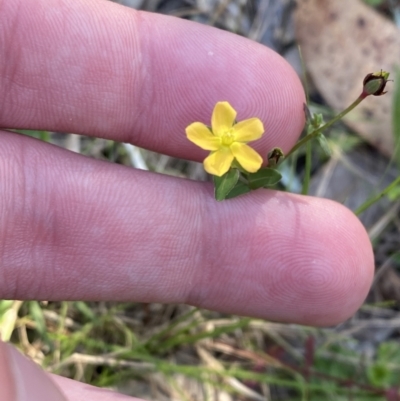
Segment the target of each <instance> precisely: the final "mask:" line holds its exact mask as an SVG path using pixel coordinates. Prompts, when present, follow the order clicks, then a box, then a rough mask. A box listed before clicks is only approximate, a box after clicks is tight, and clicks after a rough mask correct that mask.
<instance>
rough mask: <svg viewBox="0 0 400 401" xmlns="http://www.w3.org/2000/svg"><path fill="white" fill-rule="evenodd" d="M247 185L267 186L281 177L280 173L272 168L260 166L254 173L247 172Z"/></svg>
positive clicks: (253, 187)
mask: <svg viewBox="0 0 400 401" xmlns="http://www.w3.org/2000/svg"><path fill="white" fill-rule="evenodd" d="M248 179H249V187H250V188H251V189H258V188H268V187H272V186H273V185H275V184H277V183H278V182H279V181H280V180H281V179H282V174H281V173H280V172H279V171H278V170H275V169H273V168H268V167H267V168H262V169H261V170H258V171H257V172H256V173H253V174H249V175H248Z"/></svg>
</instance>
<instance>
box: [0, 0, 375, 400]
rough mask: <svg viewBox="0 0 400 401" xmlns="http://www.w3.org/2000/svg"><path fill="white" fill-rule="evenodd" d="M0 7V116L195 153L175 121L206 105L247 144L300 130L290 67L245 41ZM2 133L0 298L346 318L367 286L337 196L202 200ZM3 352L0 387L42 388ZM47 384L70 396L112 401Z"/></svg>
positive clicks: (23, 6) (368, 271)
mask: <svg viewBox="0 0 400 401" xmlns="http://www.w3.org/2000/svg"><path fill="white" fill-rule="evenodd" d="M0 10H1V12H0V60H1V62H0V100H1V103H0V104H1V107H0V126H1V127H3V128H25V129H44V130H50V131H61V132H74V133H81V134H87V135H92V136H98V137H102V138H109V139H112V140H116V141H123V142H131V143H134V144H135V145H138V146H141V147H144V148H147V149H151V150H154V151H157V152H161V153H165V154H169V155H171V156H175V157H181V158H186V159H191V160H196V161H202V160H203V159H204V157H205V156H206V154H207V152H205V151H202V150H200V149H199V148H197V147H196V146H195V145H193V144H192V143H190V142H189V141H188V140H187V139H186V136H185V127H186V126H187V125H188V124H190V123H191V122H193V121H204V122H205V123H208V122H209V119H210V115H211V111H212V109H213V107H214V105H215V103H216V102H217V101H223V100H227V101H229V102H230V103H231V104H232V105H233V106H234V108H235V109H236V110H237V111H238V113H239V117H240V119H244V118H249V117H259V118H260V119H261V120H262V121H263V122H264V126H265V132H266V133H265V134H264V136H263V138H262V139H261V140H259V141H258V143H257V144H256V146H255V148H256V149H257V151H258V152H259V153H260V154H262V155H265V154H266V153H267V152H268V150H270V149H271V148H272V147H275V146H279V147H281V148H282V149H283V150H284V151H285V152H287V151H288V150H289V149H290V148H291V147H292V146H293V144H294V143H295V142H296V140H297V138H298V136H299V134H300V132H301V129H302V127H303V124H304V120H303V119H304V114H303V102H304V95H303V90H302V87H301V84H300V82H299V80H298V78H297V76H296V75H295V73H294V72H293V71H292V70H291V68H290V67H289V66H288V65H287V64H286V63H285V62H284V61H283V60H282V59H281V58H280V57H279V56H278V55H276V54H275V53H273V52H272V51H270V50H268V49H267V48H265V47H263V46H261V45H259V44H257V43H253V42H251V41H248V40H246V39H244V38H241V37H238V36H235V35H232V34H230V33H227V32H223V31H219V30H216V29H213V28H210V27H206V26H201V25H198V24H194V23H190V22H188V21H184V20H178V19H174V18H168V17H165V16H160V15H154V14H146V13H138V12H136V11H133V10H130V9H127V8H124V7H121V6H118V5H116V4H113V3H108V2H103V1H100V0H99V1H94V0H74V1H61V2H60V1H55V0H24V1H21V0H20V1H16V0H0ZM1 139H2V142H1V143H2V146H1V147H0V171H1V177H2V179H1V180H0V194H1V204H0V205H1V211H2V214H1V216H2V218H1V223H0V241H1V248H0V249H1V251H0V258H1V265H0V298H11V299H46V300H73V299H80V300H115V301H136V302H165V303H167V302H173V303H180V302H185V303H189V304H192V305H197V306H199V307H203V308H209V309H214V310H218V311H222V312H229V313H236V314H241V315H249V316H256V317H261V318H264V319H271V320H278V321H283V322H295V323H302V324H308V325H317V326H318V325H329V324H335V323H338V322H340V321H342V320H344V319H346V318H348V317H349V316H351V315H352V314H353V313H354V312H355V310H356V309H357V308H358V307H359V306H360V304H361V303H362V301H363V300H364V298H365V296H366V295H367V292H368V289H369V286H370V284H371V281H372V276H373V268H374V263H373V254H372V250H371V245H370V242H369V239H368V236H367V234H366V232H365V230H364V228H363V227H362V225H361V224H360V222H359V221H358V219H357V218H356V217H355V216H354V215H353V214H352V213H351V212H350V211H349V210H347V209H346V208H344V207H343V206H341V205H339V204H337V203H334V202H331V201H328V200H325V199H318V198H312V197H304V196H298V195H293V194H288V193H281V192H276V191H267V190H265V191H257V192H255V193H252V194H250V195H247V196H243V197H240V198H237V199H234V200H231V201H225V202H222V203H218V202H215V200H214V198H213V194H212V186H211V185H210V184H207V183H198V182H193V181H189V180H183V179H179V178H172V177H166V176H162V175H158V174H153V173H149V172H143V171H135V170H134V169H131V168H127V167H124V166H119V165H113V164H110V163H106V162H103V161H98V160H92V159H89V158H86V157H83V156H81V155H77V154H74V153H71V152H68V151H66V150H64V149H60V148H57V147H55V146H52V145H49V144H47V143H43V142H40V141H37V140H34V139H32V138H29V137H25V136H22V135H18V134H15V133H10V132H6V131H1ZM7 347H8V346H7ZM13 352H15V351H10V350H9V349H8V348H6V346H4V345H3V346H2V347H1V352H0V366H1V369H0V372H1V373H0V387H2V388H9V390H10V391H12V389H13V388H14V387H13V386H14V384H16V383H17V385H18V387H20V386H23V384H22V382H25V384H26V386H28V387H27V388H29V389H30V390H29V391H30V392H29V397H30V398H29V400H35V399H40V400H41V401H45V398H40V397H42V396H43V394H42V395H41V396H40V397H39V396H36V398H34V397H35V395H34V391H35V388H36V387H37V389H38V391H41V390H40V389H43V388H46V386H47V385H48V384H46V383H48V379H47V376H45V375H44V374H41V377H42V380H44V381H43V384H41V385H38V383H40V380H39V379H38V380H37V381H35V382H34V383H32V382H29V383H28V382H26V375H24V374H23V372H24V371H23V369H22V368H21V369H22V370H20V373H15V372H16V371H14V370H9V366H10V361H11V359H12V358H14V357H13V356H12V355H14V354H12V353H13ZM1 355H2V356H3V357H1ZM10 355H11V356H10ZM10 358H11V359H10ZM15 358H16V359H15V360H16V361H17V362H13V363H14V364H15V365H13V366H22V365H21V362H18V361H19V359H18V358H19V356H17V357H15ZM12 360H14V359H12ZM21 372H22V373H21ZM13 378H14V379H13ZM52 380H56V381H57V382H58V384H59V385H60V387H61V388H62V389H63V391H64V393H65V394H66V396H67V398H68V399H69V400H80V399H82V400H83V399H85V400H91V399H93V400H94V399H96V400H104V401H108V400H114V399H123V397H122V396H119V397H120V398H115V395H113V394H112V393H110V392H105V391H103V390H100V389H98V390H97V389H96V390H94V389H93V388H92V387H90V386H87V385H83V384H79V383H74V382H72V381H70V380H68V379H62V378H55V377H53V378H52ZM35 383H36V384H37V385H35ZM3 386H6V387H3ZM7 386H8V387H7ZM10 394H12V393H11V392H10ZM43 397H45V396H43ZM56 397H57V396H53V398H51V399H52V401H55V400H57V398H56ZM9 399H11V400H18V401H21V400H24V399H25V398H21V397H20V398H18V397H17V396H16V395H15V397H14V398H11V396H10V398H9ZM49 399H50V398H49ZM60 399H62V398H60Z"/></svg>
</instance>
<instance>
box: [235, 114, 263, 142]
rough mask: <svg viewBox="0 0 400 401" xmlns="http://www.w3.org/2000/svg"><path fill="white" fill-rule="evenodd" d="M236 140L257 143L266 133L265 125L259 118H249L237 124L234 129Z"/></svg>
mask: <svg viewBox="0 0 400 401" xmlns="http://www.w3.org/2000/svg"><path fill="white" fill-rule="evenodd" d="M233 129H234V135H235V140H236V141H239V142H249V141H255V140H256V139H259V138H261V136H262V134H263V133H264V125H263V123H262V121H261V120H260V119H258V118H249V119H248V120H243V121H240V122H239V123H237V124H236V125H235V126H234V127H233Z"/></svg>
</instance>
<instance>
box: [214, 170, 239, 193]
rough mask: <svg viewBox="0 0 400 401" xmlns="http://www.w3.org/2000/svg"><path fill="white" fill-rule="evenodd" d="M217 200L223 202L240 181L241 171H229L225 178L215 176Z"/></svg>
mask: <svg viewBox="0 0 400 401" xmlns="http://www.w3.org/2000/svg"><path fill="white" fill-rule="evenodd" d="M213 180H214V187H215V199H216V200H217V201H223V200H224V199H225V198H226V196H227V195H228V193H229V192H230V191H231V190H232V189H233V187H234V186H235V185H236V183H237V182H238V180H239V170H237V169H235V168H231V169H229V170H228V171H227V172H226V173H225V174H224V175H223V176H221V177H217V176H216V175H214V177H213Z"/></svg>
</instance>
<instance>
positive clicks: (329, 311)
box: [282, 198, 374, 326]
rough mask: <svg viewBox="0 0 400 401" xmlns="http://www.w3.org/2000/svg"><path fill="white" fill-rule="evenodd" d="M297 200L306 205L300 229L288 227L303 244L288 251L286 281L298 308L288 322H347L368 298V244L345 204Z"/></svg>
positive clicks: (370, 261)
mask: <svg viewBox="0 0 400 401" xmlns="http://www.w3.org/2000/svg"><path fill="white" fill-rule="evenodd" d="M301 199H302V201H304V200H307V202H308V207H306V208H305V209H304V210H303V219H302V223H301V224H300V226H298V225H297V224H294V225H293V226H292V229H293V230H298V232H299V233H301V232H302V233H303V238H302V241H303V243H302V244H299V245H298V247H297V248H296V247H293V248H292V249H293V250H294V252H295V255H294V258H297V266H296V267H295V270H294V271H292V272H291V275H290V278H291V280H289V281H291V283H292V289H293V291H294V292H295V293H296V294H297V301H298V304H297V305H295V306H294V307H293V308H292V310H291V313H292V318H291V319H289V320H293V321H295V322H298V323H302V324H308V325H313V326H327V325H335V324H338V323H341V322H343V321H344V320H346V319H348V318H350V317H351V316H352V315H353V314H354V313H355V312H356V311H357V310H358V309H359V307H360V306H361V305H362V303H363V302H364V300H365V298H366V297H367V295H368V292H369V289H370V287H371V284H372V280H373V275H374V255H373V250H372V246H371V242H370V240H369V237H368V234H367V232H366V230H365V228H364V226H363V225H362V224H361V222H360V221H359V219H358V218H357V217H356V216H355V215H354V214H353V212H351V211H350V210H349V209H347V208H346V207H344V206H343V205H341V204H339V203H336V202H334V201H330V200H327V199H318V198H301ZM299 208H301V206H299ZM282 251H284V250H282ZM288 251H289V250H288ZM300 307H301V310H299V308H300Z"/></svg>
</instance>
